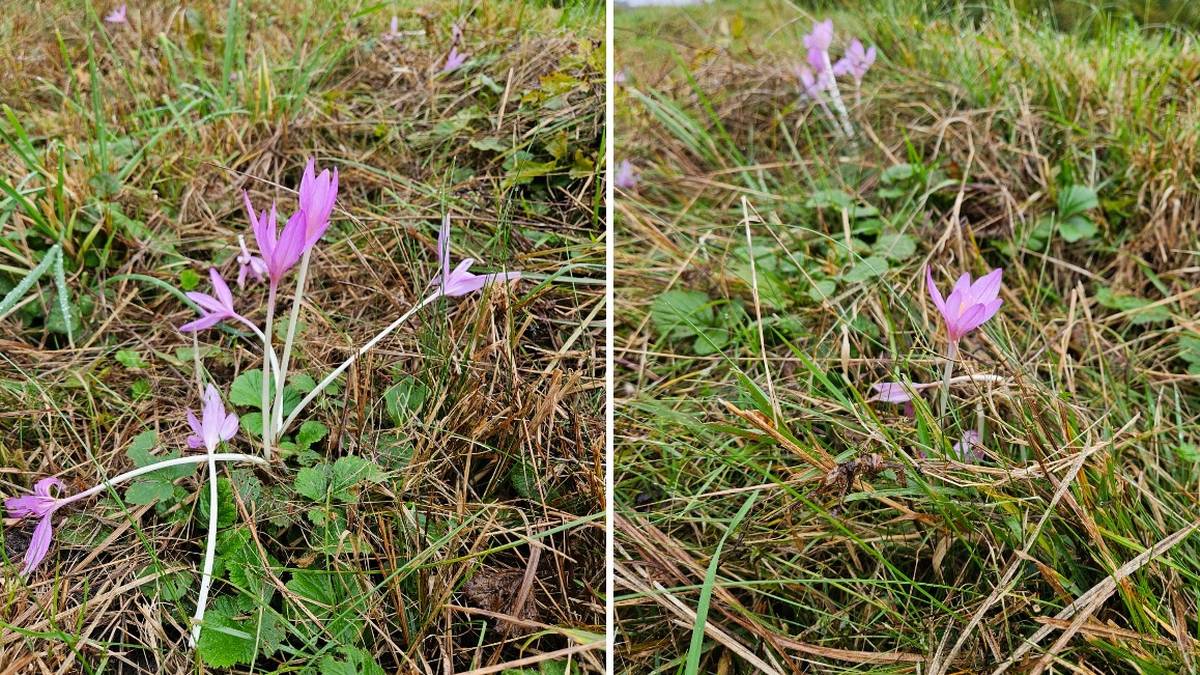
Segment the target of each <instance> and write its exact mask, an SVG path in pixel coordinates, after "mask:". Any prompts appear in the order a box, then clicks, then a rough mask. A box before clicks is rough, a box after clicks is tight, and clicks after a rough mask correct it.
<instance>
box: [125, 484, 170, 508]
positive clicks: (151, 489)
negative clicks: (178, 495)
mask: <svg viewBox="0 0 1200 675" xmlns="http://www.w3.org/2000/svg"><path fill="white" fill-rule="evenodd" d="M174 494H175V487H174V486H173V485H171V483H170V481H164V480H160V479H157V478H139V479H137V480H135V481H133V482H132V483H130V484H129V487H127V488H125V501H127V502H129V503H130V504H134V505H136V506H145V505H146V504H153V503H154V502H156V501H160V500H162V501H165V500H168V499H171V497H173V496H174Z"/></svg>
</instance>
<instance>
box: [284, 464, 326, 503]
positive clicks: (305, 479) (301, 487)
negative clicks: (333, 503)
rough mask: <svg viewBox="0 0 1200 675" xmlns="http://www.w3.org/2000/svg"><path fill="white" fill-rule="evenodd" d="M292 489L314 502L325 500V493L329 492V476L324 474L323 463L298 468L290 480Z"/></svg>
mask: <svg viewBox="0 0 1200 675" xmlns="http://www.w3.org/2000/svg"><path fill="white" fill-rule="evenodd" d="M292 489H293V490H295V491H296V493H297V494H299V495H302V496H304V497H308V498H309V499H311V500H313V501H314V502H323V501H325V494H326V493H327V492H329V476H328V475H327V474H326V471H325V465H324V464H321V465H318V466H309V467H305V468H303V469H300V471H298V472H297V473H296V479H295V480H294V481H293V482H292Z"/></svg>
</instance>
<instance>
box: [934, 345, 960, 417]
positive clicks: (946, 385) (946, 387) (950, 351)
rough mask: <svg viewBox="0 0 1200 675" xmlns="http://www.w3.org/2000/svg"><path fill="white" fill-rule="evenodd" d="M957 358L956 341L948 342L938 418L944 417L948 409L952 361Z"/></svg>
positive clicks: (952, 370)
mask: <svg viewBox="0 0 1200 675" xmlns="http://www.w3.org/2000/svg"><path fill="white" fill-rule="evenodd" d="M956 358H958V340H950V342H949V343H948V344H947V346H946V364H945V366H944V367H943V369H942V405H941V410H940V413H939V417H945V416H946V409H947V408H949V407H950V375H951V374H952V373H953V372H954V359H956Z"/></svg>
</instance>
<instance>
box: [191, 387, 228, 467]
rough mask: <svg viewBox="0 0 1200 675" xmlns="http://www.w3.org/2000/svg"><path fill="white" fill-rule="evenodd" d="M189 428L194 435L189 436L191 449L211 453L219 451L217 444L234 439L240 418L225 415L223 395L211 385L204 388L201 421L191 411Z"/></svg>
mask: <svg viewBox="0 0 1200 675" xmlns="http://www.w3.org/2000/svg"><path fill="white" fill-rule="evenodd" d="M187 421H188V426H190V427H191V428H192V435H191V436H188V438H187V444H188V447H189V448H192V449H197V448H206V449H207V450H208V451H209V452H214V451H216V449H217V444H219V443H220V442H221V441H227V440H229V439H231V438H233V436H234V434H236V433H237V429H238V418H237V415H235V414H233V413H229V414H225V404H223V403H222V402H221V394H220V392H218V391H217V388H216V387H214V386H212V385H211V384H210V385H208V386H207V387H205V388H204V405H203V406H202V407H201V409H200V419H196V415H195V413H193V412H192V411H191V410H189V411H188V413H187Z"/></svg>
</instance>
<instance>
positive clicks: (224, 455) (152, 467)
mask: <svg viewBox="0 0 1200 675" xmlns="http://www.w3.org/2000/svg"><path fill="white" fill-rule="evenodd" d="M209 461H212V462H250V463H251V464H262V465H264V466H265V465H266V464H267V463H268V462H267V460H265V459H263V458H261V457H255V456H254V455H243V454H241V453H239V452H216V453H213V454H211V455H209V454H204V455H187V456H185V457H176V458H174V459H164V460H163V461H161V462H155V463H153V464H147V465H146V466H139V467H138V468H136V469H132V470H130V471H126V472H125V473H123V474H119V475H117V476H116V477H114V478H109V479H108V480H106V481H102V482H100V483H99V484H97V485H95V486H94V487H90V488H88V489H86V490H84V491H83V492H80V493H78V494H73V495H71V496H70V497H64V498H63V499H62V503H61V505H62V506H65V505H67V504H71V503H73V502H78V501H82V500H84V499H87V498H88V497H94V496H96V495H98V494H100V493H101V492H104V491H106V490H108V489H110V488H112V487H115V486H117V485H120V484H121V483H124V482H125V481H128V480H133V479H134V478H137V477H139V476H144V475H146V474H148V473H153V472H155V471H158V470H160V469H169V468H171V467H173V466H183V465H184V464H203V463H204V462H209Z"/></svg>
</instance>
